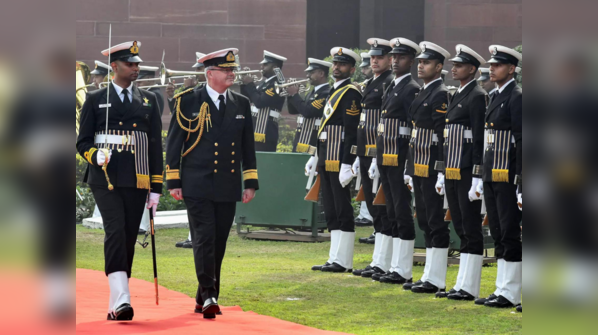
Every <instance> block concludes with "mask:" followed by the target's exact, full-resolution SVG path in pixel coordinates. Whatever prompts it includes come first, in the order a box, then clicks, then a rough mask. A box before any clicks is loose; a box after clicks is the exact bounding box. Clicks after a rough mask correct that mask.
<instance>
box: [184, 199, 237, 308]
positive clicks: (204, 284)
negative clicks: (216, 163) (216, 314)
mask: <svg viewBox="0 0 598 335" xmlns="http://www.w3.org/2000/svg"><path fill="white" fill-rule="evenodd" d="M185 204H186V205H187V215H188V216H189V230H190V231H191V243H192V245H193V258H194V260H195V274H196V275H197V281H198V282H199V287H198V289H197V296H196V300H197V303H198V304H200V305H203V302H204V301H205V300H207V299H209V298H218V295H219V293H220V271H221V268H222V260H223V259H224V253H225V252H226V241H227V240H228V235H229V233H230V229H231V227H232V226H233V221H234V220H235V211H236V208H237V207H236V206H237V204H236V203H235V202H214V201H211V200H207V199H202V198H194V197H185Z"/></svg>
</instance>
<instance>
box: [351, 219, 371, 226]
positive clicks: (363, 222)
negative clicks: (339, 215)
mask: <svg viewBox="0 0 598 335" xmlns="http://www.w3.org/2000/svg"><path fill="white" fill-rule="evenodd" d="M355 225H356V226H357V227H368V226H373V225H374V223H373V222H372V221H370V220H368V219H361V220H359V221H357V220H356V221H355Z"/></svg>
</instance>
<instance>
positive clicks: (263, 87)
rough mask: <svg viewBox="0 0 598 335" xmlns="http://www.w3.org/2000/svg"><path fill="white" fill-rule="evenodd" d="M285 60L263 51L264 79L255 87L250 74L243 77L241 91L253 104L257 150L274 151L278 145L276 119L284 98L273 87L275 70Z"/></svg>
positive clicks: (279, 67) (279, 68)
mask: <svg viewBox="0 0 598 335" xmlns="http://www.w3.org/2000/svg"><path fill="white" fill-rule="evenodd" d="M286 61H287V59H286V58H285V57H282V56H279V55H277V54H274V53H272V52H269V51H264V60H262V62H261V63H260V64H262V75H263V77H264V78H265V80H264V81H263V82H262V83H261V84H260V85H259V86H257V87H256V86H255V83H254V82H253V77H252V76H244V77H243V85H242V86H241V93H243V94H244V95H245V96H246V97H248V98H249V100H251V102H252V103H253V104H254V105H255V108H254V110H253V123H254V128H255V142H256V143H255V145H256V146H255V149H256V150H257V151H267V152H276V147H277V146H278V121H279V119H280V112H281V111H282V106H283V105H284V100H285V98H284V97H281V96H280V95H279V94H278V93H277V92H276V88H275V87H274V84H276V83H277V74H276V72H275V70H277V69H278V71H280V70H282V66H283V64H284V62H286Z"/></svg>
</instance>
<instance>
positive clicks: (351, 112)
mask: <svg viewBox="0 0 598 335" xmlns="http://www.w3.org/2000/svg"><path fill="white" fill-rule="evenodd" d="M359 114H361V111H360V110H359V108H358V107H357V104H356V103H355V100H353V103H352V104H351V109H347V115H350V116H357V115H359Z"/></svg>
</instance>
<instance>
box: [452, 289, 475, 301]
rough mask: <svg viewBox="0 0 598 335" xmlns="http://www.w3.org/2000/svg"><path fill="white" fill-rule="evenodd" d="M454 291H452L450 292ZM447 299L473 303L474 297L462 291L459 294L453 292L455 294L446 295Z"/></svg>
mask: <svg viewBox="0 0 598 335" xmlns="http://www.w3.org/2000/svg"><path fill="white" fill-rule="evenodd" d="M451 291H454V290H451ZM447 298H449V300H461V301H463V300H464V301H474V300H475V297H474V296H473V295H471V294H469V293H467V292H465V291H463V290H460V291H459V292H455V293H450V292H449V294H448V296H447Z"/></svg>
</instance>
